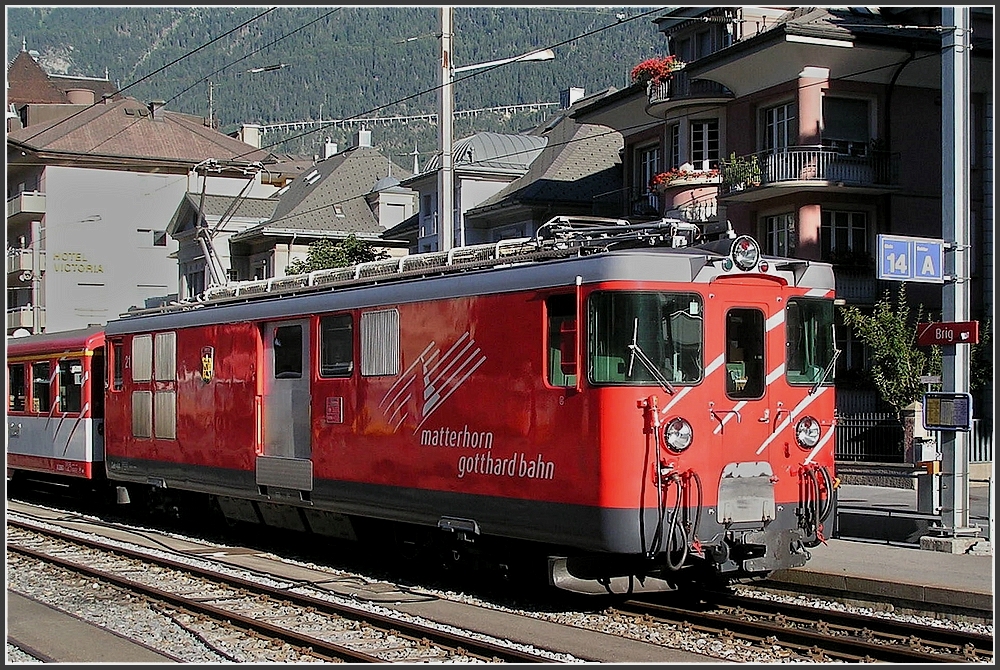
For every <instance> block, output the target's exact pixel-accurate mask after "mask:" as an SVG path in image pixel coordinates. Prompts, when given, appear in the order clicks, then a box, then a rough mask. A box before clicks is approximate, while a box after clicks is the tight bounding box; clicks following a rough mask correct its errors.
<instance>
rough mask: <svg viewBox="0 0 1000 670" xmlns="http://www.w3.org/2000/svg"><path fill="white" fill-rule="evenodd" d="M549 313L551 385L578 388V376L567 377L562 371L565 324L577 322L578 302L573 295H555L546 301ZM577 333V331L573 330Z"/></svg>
mask: <svg viewBox="0 0 1000 670" xmlns="http://www.w3.org/2000/svg"><path fill="white" fill-rule="evenodd" d="M545 309H546V312H548V340H549V343H548V352H549V355H548V366H549V384H551V385H552V386H576V375H567V374H565V373H564V372H563V370H562V352H563V341H562V339H563V337H564V335H563V330H562V327H563V324H565V323H572V322H574V321H576V300H575V296H573V295H554V296H552V297H550V298H549V299H548V300H546V301H545ZM572 330H573V332H574V333H575V331H576V329H575V328H574V329H572Z"/></svg>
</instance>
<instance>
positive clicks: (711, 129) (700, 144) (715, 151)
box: [691, 119, 719, 170]
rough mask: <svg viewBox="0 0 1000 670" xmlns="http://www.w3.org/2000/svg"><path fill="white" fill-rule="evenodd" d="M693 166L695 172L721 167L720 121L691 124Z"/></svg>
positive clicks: (709, 120) (708, 120) (710, 120)
mask: <svg viewBox="0 0 1000 670" xmlns="http://www.w3.org/2000/svg"><path fill="white" fill-rule="evenodd" d="M691 164H692V166H693V167H694V169H695V170H713V169H717V168H718V167H719V120H718V119H704V120H701V121H692V122H691Z"/></svg>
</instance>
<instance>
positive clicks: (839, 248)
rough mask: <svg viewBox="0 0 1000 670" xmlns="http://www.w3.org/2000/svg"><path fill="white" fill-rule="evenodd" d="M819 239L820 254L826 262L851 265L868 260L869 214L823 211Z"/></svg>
mask: <svg viewBox="0 0 1000 670" xmlns="http://www.w3.org/2000/svg"><path fill="white" fill-rule="evenodd" d="M819 237H820V239H819V242H820V254H821V257H822V258H823V260H825V261H833V262H841V263H850V262H851V261H852V260H864V259H867V258H868V256H869V251H868V213H867V212H848V211H835V210H823V212H822V215H821V217H820V236H819Z"/></svg>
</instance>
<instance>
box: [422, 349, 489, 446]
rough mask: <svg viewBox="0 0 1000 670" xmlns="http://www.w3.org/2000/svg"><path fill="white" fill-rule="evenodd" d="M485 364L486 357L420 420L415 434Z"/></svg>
mask: <svg viewBox="0 0 1000 670" xmlns="http://www.w3.org/2000/svg"><path fill="white" fill-rule="evenodd" d="M485 362H486V356H483V357H482V358H480V359H479V361H477V362H476V364H475V365H474V366H473V367H472V368H471V369H470V370H469V371H468V372H467V373H466V374H465V376H464V377H462V378H461V379H460V380H459V381H458V383H457V384H455V385H454V386H452V387H451V390H449V391H448V393H446V394H445V395H444V396H443V397H442V398H441V401H440V402H439V403H438V404H437V405H436V406H435V407H434V409H432V410H431V411H430V412H428V413H427V414H425V415H424V418H423V419H421V420H420V423H419V424H417V427H416V428H414V429H413V432H417V431H418V430H419V429H420V427H421V426H423V425H424V422H425V421H427V419H428V418H430V415H431V414H433V413H434V412H435V411H436V410H437V408H438V407H440V406H441V405H442V404H443V403H444V401H445V400H447V399H448V398H449V397H450V396H451V394H452V393H454V392H455V391H457V390H458V389H459V387H460V386H461V385H462V384H463V383H464V382H465V380H466V379H468V378H469V375H471V374H472V373H473V372H475V371H476V370H477V369H479V366H480V365H482V364H483V363H485Z"/></svg>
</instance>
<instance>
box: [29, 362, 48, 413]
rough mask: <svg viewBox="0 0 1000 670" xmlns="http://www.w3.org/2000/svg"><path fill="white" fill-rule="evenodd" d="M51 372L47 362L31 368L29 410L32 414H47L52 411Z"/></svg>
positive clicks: (35, 364)
mask: <svg viewBox="0 0 1000 670" xmlns="http://www.w3.org/2000/svg"><path fill="white" fill-rule="evenodd" d="M51 370H52V369H51V367H50V365H49V362H48V361H46V362H44V363H34V364H32V366H31V404H32V405H31V409H32V411H34V412H48V411H49V410H50V409H52V396H51V393H50V390H51V385H52V379H51V378H50V377H49V374H50V372H51Z"/></svg>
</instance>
